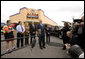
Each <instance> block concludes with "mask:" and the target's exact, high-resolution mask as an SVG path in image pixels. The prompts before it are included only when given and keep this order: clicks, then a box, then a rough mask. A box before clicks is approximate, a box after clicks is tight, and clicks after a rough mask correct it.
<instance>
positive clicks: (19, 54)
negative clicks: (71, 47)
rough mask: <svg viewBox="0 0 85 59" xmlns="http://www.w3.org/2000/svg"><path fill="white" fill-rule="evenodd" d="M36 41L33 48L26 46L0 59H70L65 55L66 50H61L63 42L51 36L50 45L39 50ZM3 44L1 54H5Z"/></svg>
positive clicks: (2, 44)
mask: <svg viewBox="0 0 85 59" xmlns="http://www.w3.org/2000/svg"><path fill="white" fill-rule="evenodd" d="M36 40H37V41H36V45H35V47H34V48H31V46H27V47H25V48H22V49H19V50H16V51H13V52H12V53H9V54H5V55H3V56H1V58H71V57H70V56H69V55H68V54H67V53H66V50H62V43H63V42H62V40H61V39H59V38H57V37H54V36H51V43H50V44H49V45H47V44H46V49H42V50H41V49H40V48H39V44H38V38H37V39H36ZM15 42H16V40H15ZM5 44H6V43H5V42H2V43H1V53H4V52H5V49H6V47H5V46H6V45H5ZM10 44H11V42H10ZM10 44H9V45H10ZM10 47H11V45H10Z"/></svg>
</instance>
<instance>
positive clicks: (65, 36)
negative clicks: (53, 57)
mask: <svg viewBox="0 0 85 59" xmlns="http://www.w3.org/2000/svg"><path fill="white" fill-rule="evenodd" d="M61 31H62V32H63V44H64V46H63V50H65V49H66V47H65V44H66V43H68V42H69V40H68V37H67V35H66V33H67V31H70V29H69V25H68V23H67V22H65V23H64V27H63V28H62V29H61Z"/></svg>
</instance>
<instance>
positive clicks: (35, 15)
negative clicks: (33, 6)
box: [27, 13, 39, 18]
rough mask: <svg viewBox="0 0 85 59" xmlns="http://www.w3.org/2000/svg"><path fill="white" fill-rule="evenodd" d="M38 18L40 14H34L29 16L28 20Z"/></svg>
mask: <svg viewBox="0 0 85 59" xmlns="http://www.w3.org/2000/svg"><path fill="white" fill-rule="evenodd" d="M38 17H39V16H38V14H34V13H32V14H27V18H38Z"/></svg>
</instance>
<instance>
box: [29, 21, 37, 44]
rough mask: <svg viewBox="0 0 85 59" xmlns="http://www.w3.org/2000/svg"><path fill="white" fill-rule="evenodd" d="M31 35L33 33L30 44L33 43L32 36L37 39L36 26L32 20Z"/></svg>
mask: <svg viewBox="0 0 85 59" xmlns="http://www.w3.org/2000/svg"><path fill="white" fill-rule="evenodd" d="M30 35H31V39H30V44H32V38H34V39H35V35H36V26H35V25H34V22H32V24H31V25H30Z"/></svg>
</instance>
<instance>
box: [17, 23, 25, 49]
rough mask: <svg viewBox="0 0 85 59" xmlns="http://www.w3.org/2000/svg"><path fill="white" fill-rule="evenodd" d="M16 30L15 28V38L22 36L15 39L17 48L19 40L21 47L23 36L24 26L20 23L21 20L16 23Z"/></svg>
mask: <svg viewBox="0 0 85 59" xmlns="http://www.w3.org/2000/svg"><path fill="white" fill-rule="evenodd" d="M16 30H17V38H18V37H22V38H19V39H17V48H19V44H20V41H21V47H23V37H24V32H25V28H24V26H23V25H22V22H21V21H19V25H17V27H16Z"/></svg>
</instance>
